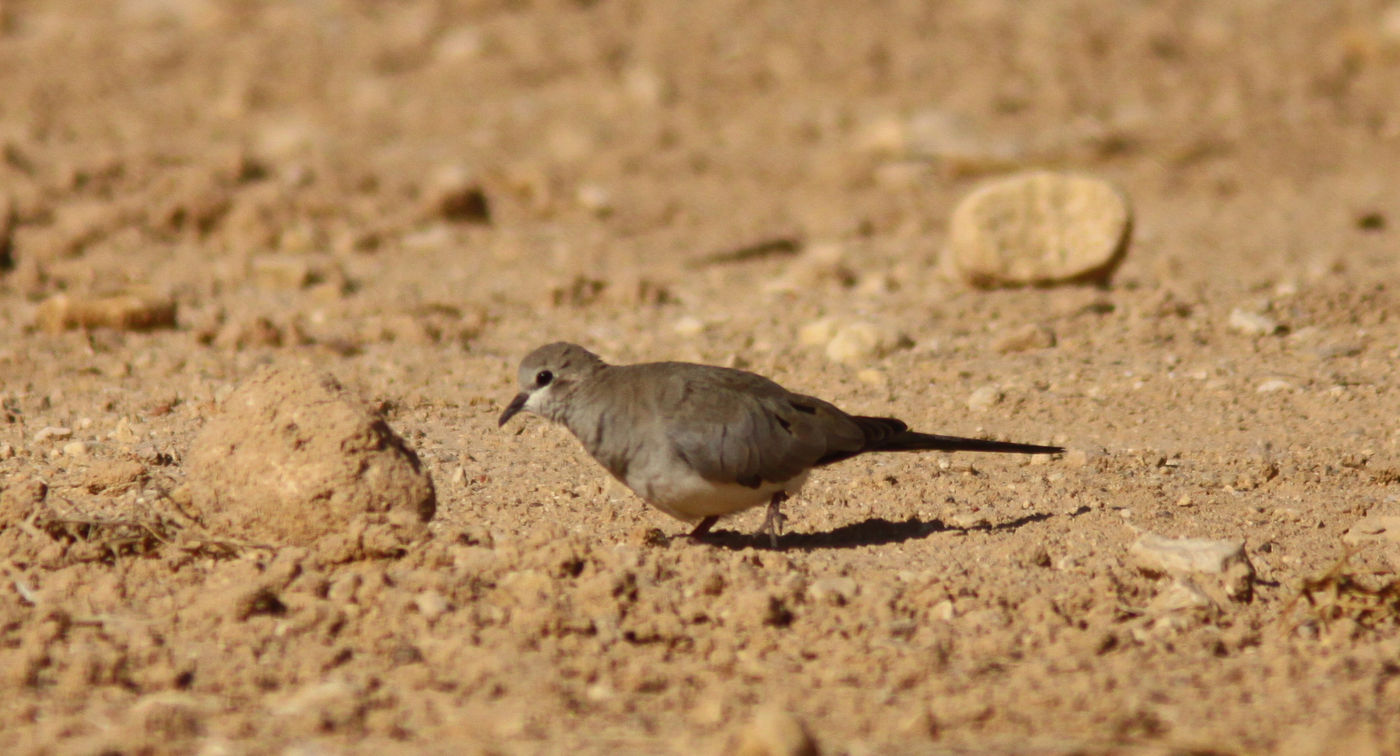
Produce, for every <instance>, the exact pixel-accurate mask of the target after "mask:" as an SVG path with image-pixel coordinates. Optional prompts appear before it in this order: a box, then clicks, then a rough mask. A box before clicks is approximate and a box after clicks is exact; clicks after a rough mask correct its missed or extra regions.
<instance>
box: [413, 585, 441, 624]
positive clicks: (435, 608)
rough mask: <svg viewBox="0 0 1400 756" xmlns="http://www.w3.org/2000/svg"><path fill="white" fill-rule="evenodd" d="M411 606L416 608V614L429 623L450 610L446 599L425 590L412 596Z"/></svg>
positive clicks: (439, 594)
mask: <svg viewBox="0 0 1400 756" xmlns="http://www.w3.org/2000/svg"><path fill="white" fill-rule="evenodd" d="M413 605H414V606H415V607H417V608H418V613H419V614H421V615H423V618H424V619H426V620H428V621H429V622H432V621H433V620H435V619H437V618H438V617H441V616H442V615H443V614H444V613H446V612H447V610H448V609H449V608H450V607H449V606H448V603H447V599H446V598H445V597H444V596H443V595H442V594H441V593H438V592H437V591H434V590H426V591H423V592H422V593H420V594H418V595H417V596H414V597H413Z"/></svg>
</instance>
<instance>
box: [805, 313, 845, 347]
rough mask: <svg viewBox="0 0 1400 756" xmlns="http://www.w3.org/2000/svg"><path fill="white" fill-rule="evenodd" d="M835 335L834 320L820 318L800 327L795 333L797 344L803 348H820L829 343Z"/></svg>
mask: <svg viewBox="0 0 1400 756" xmlns="http://www.w3.org/2000/svg"><path fill="white" fill-rule="evenodd" d="M835 335H836V318H822V319H821V320H814V321H812V322H810V323H808V324H807V325H804V326H802V328H801V329H799V330H798V331H797V342H798V343H799V344H801V345H803V346H820V345H822V344H826V343H829V342H830V341H831V337H832V336H835Z"/></svg>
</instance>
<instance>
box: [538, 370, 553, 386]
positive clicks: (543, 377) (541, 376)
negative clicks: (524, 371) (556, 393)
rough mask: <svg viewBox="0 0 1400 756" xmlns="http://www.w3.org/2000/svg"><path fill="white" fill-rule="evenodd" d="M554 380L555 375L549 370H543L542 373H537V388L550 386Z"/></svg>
mask: <svg viewBox="0 0 1400 756" xmlns="http://www.w3.org/2000/svg"><path fill="white" fill-rule="evenodd" d="M552 380H554V373H551V372H549V371H548V370H541V371H540V372H538V373H535V385H536V386H548V385H549V382H550V381H552Z"/></svg>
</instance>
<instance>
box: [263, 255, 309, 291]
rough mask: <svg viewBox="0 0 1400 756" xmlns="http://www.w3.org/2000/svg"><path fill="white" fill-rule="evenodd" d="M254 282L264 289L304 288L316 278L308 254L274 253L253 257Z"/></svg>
mask: <svg viewBox="0 0 1400 756" xmlns="http://www.w3.org/2000/svg"><path fill="white" fill-rule="evenodd" d="M252 269H253V270H252V273H253V282H254V283H256V284H257V285H258V286H259V287H261V288H264V289H287V290H293V291H294V290H296V289H304V288H306V287H307V286H310V285H311V283H312V282H313V281H314V280H315V277H314V273H313V271H312V269H311V261H310V260H309V259H307V256H306V255H296V254H272V255H261V256H259V257H255V258H253V262H252Z"/></svg>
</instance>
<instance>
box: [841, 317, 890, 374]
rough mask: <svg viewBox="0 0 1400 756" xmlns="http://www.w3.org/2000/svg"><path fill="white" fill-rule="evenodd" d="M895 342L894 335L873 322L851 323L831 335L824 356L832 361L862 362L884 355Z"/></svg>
mask: <svg viewBox="0 0 1400 756" xmlns="http://www.w3.org/2000/svg"><path fill="white" fill-rule="evenodd" d="M897 343H898V338H897V337H896V336H894V335H893V334H891V333H890V332H888V331H887V330H885V329H883V328H880V327H879V326H877V325H875V324H873V323H851V324H850V325H847V326H844V327H842V328H841V329H840V330H838V331H837V332H836V335H834V336H832V337H831V341H830V342H828V343H827V345H826V356H827V359H829V360H832V361H833V362H844V363H847V364H850V363H856V362H862V361H865V360H871V359H878V358H880V357H884V356H885V355H887V354H889V353H890V352H891V351H892V350H894V348H895V346H896V345H897Z"/></svg>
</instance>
